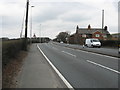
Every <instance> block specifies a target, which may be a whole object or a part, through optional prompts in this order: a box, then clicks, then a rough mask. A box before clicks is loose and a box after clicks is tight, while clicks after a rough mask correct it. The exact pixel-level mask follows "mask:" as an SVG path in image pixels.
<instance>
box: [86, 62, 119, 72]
mask: <svg viewBox="0 0 120 90" xmlns="http://www.w3.org/2000/svg"><path fill="white" fill-rule="evenodd" d="M87 62H89V63H91V64H94V65H97V66H99V67H102V68H105V69H107V70H110V71H113V72H115V73H118V74H120V72H119V71H117V70H114V69H111V68H109V67H106V66H104V65H101V64H98V63H96V62H93V61H90V60H87Z"/></svg>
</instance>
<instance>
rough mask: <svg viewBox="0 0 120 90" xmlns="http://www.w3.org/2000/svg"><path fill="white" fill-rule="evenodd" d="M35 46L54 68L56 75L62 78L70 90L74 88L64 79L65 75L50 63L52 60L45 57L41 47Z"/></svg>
mask: <svg viewBox="0 0 120 90" xmlns="http://www.w3.org/2000/svg"><path fill="white" fill-rule="evenodd" d="M37 48H38V49H39V51H40V52H41V53H42V55H43V56H44V57H45V59H46V60H47V61H48V63H49V64H50V65H51V67H52V68H53V69H54V70H55V72H56V73H57V74H58V76H59V77H60V78H61V79H62V80H63V82H64V83H65V85H66V86H67V87H68V88H69V89H70V90H74V88H73V87H72V85H71V84H70V83H69V82H68V81H67V80H66V79H65V77H64V76H63V75H62V74H61V73H60V71H59V70H58V69H57V68H56V67H55V66H54V65H53V64H52V62H51V61H50V60H49V59H48V58H47V56H46V55H45V54H44V53H43V51H42V50H41V48H40V47H39V46H38V45H37Z"/></svg>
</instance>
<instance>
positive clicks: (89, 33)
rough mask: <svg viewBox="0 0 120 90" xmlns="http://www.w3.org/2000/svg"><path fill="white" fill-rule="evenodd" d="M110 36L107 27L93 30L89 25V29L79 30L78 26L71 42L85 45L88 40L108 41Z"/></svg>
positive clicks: (70, 38)
mask: <svg viewBox="0 0 120 90" xmlns="http://www.w3.org/2000/svg"><path fill="white" fill-rule="evenodd" d="M109 36H110V33H109V32H108V30H107V26H105V27H104V28H103V29H102V28H92V27H91V26H90V25H88V27H87V28H79V26H78V25H77V27H76V33H74V34H72V35H71V36H70V37H69V42H72V43H76V44H83V42H84V40H85V39H86V38H97V39H101V40H107V39H108V37H109Z"/></svg>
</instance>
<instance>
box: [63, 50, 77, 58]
mask: <svg viewBox="0 0 120 90" xmlns="http://www.w3.org/2000/svg"><path fill="white" fill-rule="evenodd" d="M62 52H63V53H66V54H68V55H71V56H73V57H76V55H73V54H71V53H68V52H65V51H62Z"/></svg>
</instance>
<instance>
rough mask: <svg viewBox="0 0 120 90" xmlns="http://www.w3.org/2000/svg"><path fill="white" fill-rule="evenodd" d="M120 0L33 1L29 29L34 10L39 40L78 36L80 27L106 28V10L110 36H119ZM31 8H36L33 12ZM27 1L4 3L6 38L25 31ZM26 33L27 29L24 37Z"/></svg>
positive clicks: (1, 21) (1, 23)
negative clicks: (77, 32)
mask: <svg viewBox="0 0 120 90" xmlns="http://www.w3.org/2000/svg"><path fill="white" fill-rule="evenodd" d="M118 1H119V0H30V5H29V28H28V37H29V36H30V22H31V21H30V20H31V18H30V17H31V10H32V32H33V34H34V33H35V34H36V36H42V37H50V38H52V39H53V38H55V37H56V35H57V34H58V33H59V32H63V31H69V32H71V34H72V33H75V31H76V26H77V25H78V26H79V27H81V28H87V26H88V25H89V24H90V25H91V27H93V28H97V27H98V28H101V27H102V21H101V19H102V10H103V9H104V11H105V12H104V13H105V22H104V23H105V24H104V25H105V26H108V31H109V32H110V33H117V32H118ZM31 5H34V6H35V7H32V8H31ZM25 9H26V0H1V1H0V12H2V13H0V17H1V19H0V28H1V29H2V35H1V36H2V37H9V38H17V37H19V36H20V32H21V30H22V23H23V17H24V13H25ZM24 32H25V30H24V29H23V33H22V34H23V35H24Z"/></svg>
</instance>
